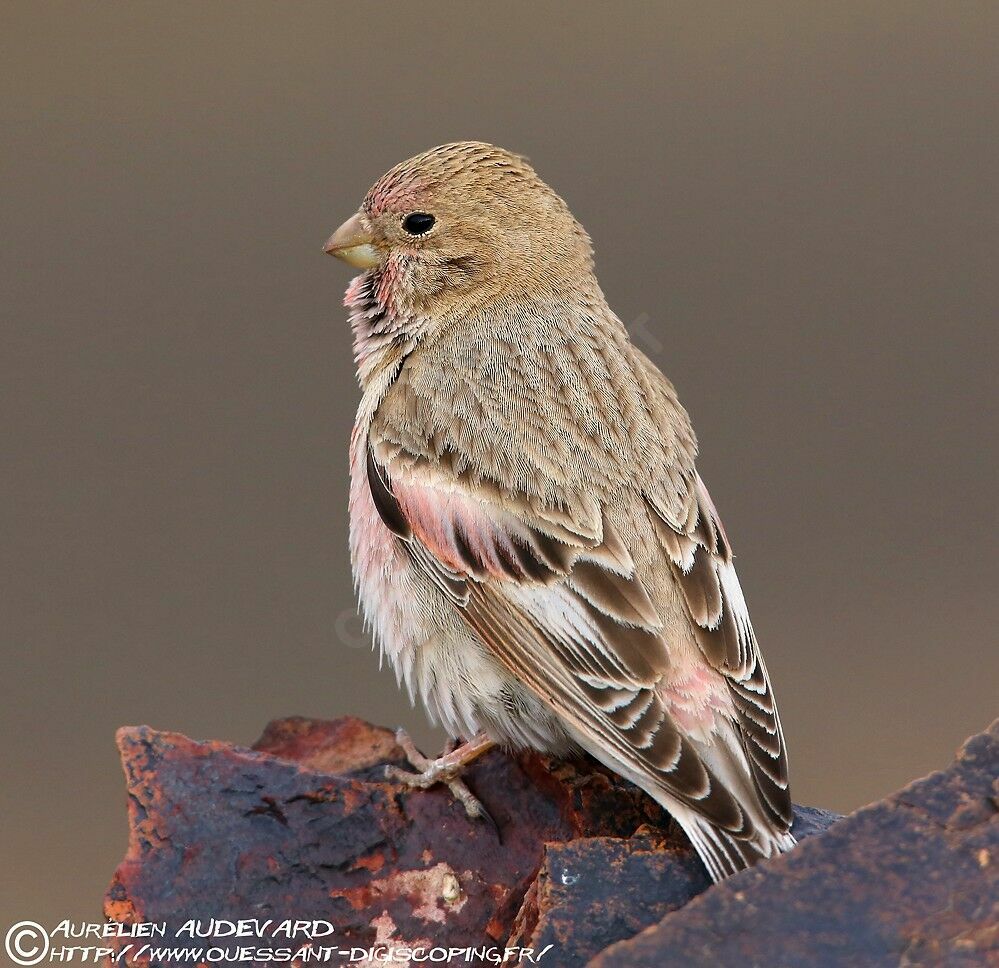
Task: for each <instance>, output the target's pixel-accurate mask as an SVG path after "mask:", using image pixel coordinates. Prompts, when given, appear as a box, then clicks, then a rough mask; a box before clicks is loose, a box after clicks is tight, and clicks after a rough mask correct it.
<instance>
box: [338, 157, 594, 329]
mask: <svg viewBox="0 0 999 968" xmlns="http://www.w3.org/2000/svg"><path fill="white" fill-rule="evenodd" d="M325 249H326V252H328V253H329V254H330V255H333V256H336V257H337V258H339V259H342V260H343V261H344V262H347V263H348V264H350V265H352V266H354V267H356V268H359V269H364V270H366V271H367V272H369V273H374V274H377V275H378V288H379V291H380V292H381V293H382V295H383V297H384V298H385V301H386V302H387V303H389V304H390V305H391V306H392V308H393V309H394V310H395V311H397V312H399V313H402V314H408V315H419V316H427V315H435V314H450V313H454V312H462V311H465V312H470V311H473V310H476V309H480V308H481V307H482V306H483V305H484V304H487V303H488V302H489V301H491V300H497V299H501V300H507V299H516V298H520V297H522V296H524V295H527V294H531V295H533V296H535V297H536V296H538V295H542V296H544V295H547V296H549V297H551V298H553V299H557V298H559V296H560V294H561V293H562V292H563V291H568V290H571V289H577V290H578V289H579V288H580V285H581V284H584V283H585V282H586V281H587V280H588V279H589V278H590V277H591V276H592V254H591V252H592V250H591V246H590V240H589V237H588V236H587V235H586V233H585V231H584V230H583V229H582V227H581V226H580V225H579V223H578V222H577V221H576V220H575V219H574V218H573V216H572V213H571V212H570V211H569V209H568V206H567V205H566V204H565V202H563V201H562V199H561V198H559V196H558V195H556V194H555V192H554V191H552V189H551V188H549V187H548V185H546V184H545V183H544V182H543V181H542V180H541V179H540V178H539V177H538V176H537V174H536V173H535V172H534V169H533V168H531V166H530V165H529V164H528V163H527V161H526V160H525V159H524V158H522V157H520V156H519V155H515V154H512V153H510V152H509V151H505V150H504V149H502V148H497V147H494V146H493V145H489V144H484V143H481V142H474V141H465V142H458V143H456V144H448V145H442V146H440V147H438V148H432V149H431V150H430V151H426V152H424V153H423V154H420V155H417V156H416V157H414V158H411V159H409V161H404V162H402V163H401V164H399V165H396V167H395V168H393V169H392V170H391V171H389V172H387V173H386V174H385V175H383V176H382V177H381V178H379V179H378V181H377V182H375V184H374V186H373V187H372V188H371V190H370V191H369V192H368V194H367V195H366V196H365V198H364V201H363V203H362V205H361V207H360V209H359V210H358V211H357V213H356V214H354V215H352V216H351V217H350V218H349V219H348V220H347V221H346V222H344V224H343V225H341V226H340V228H338V229H337V230H336V232H334V233H333V235H332V236H331V237H330V239H329V241H328V242H327V243H326V247H325Z"/></svg>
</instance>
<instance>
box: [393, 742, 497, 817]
mask: <svg viewBox="0 0 999 968" xmlns="http://www.w3.org/2000/svg"><path fill="white" fill-rule="evenodd" d="M395 741H396V742H397V743H398V744H399V746H401V747H402V750H403V752H404V753H405V754H406V759H407V760H409V762H410V764H411V765H412V766H413V767H414V768H415V769H417V770H419V771H420V772H418V773H409V772H408V771H406V770H400V769H399V768H398V767H397V766H386V767H385V776H386V777H387V778H388V779H389V780H395V781H396V782H397V783H401V784H403V785H404V786H408V787H410V788H411V789H416V790H426V789H428V788H430V787H432V786H436V785H437V784H438V783H443V784H444V785H445V786H446V787H447V788H448V789H449V790H450V791H451V794H452V795H453V796H454V798H455V799H456V800H457V801H458V802H459V803H460V804H461V805H462V806H463V807H464V808H465V813H466V814H468V816H469V817H470V818H471V819H473V820H479V819H482V820H486V821H487V822H488V823H490V824H492V826H493V827H495V826H496V822H495V821H494V820H493V818H492V817H490V816H489V812H488V811H487V810H486V808H485V807H484V806H482V801H480V800H479V799H478V798H477V797H476V796H475V795H474V794H473V793H472V791H471V790H469V789H468V785H467V784H466V783H465V781H464V780H462V779H461V774H462V773H463V772H464V770H465V768H466V767H467V766H468V765H469V764H470V763H471V762H472V761H473V760H476V759H478V758H479V757H480V756H482V754H483V753H487V752H489V750H491V749H492V748H493V747H494V746H495V745H496V744H495V743H494V742H493V741H492V740H491V739H489V738H488V737H487V736H486V735H485V734H483V733H479V734H478V735H477V736H475V737H473V738H472V739H470V740H469V741H468V742H467V743H462V744H461V745H460V746H456V747H455V748H454V749H449V750H448V751H447V752H445V753H444V754H443V755H441V756H438V757H437V759H435V760H432V759H430V758H429V757H426V756H424V755H423V754H422V753H421V752H420V751H419V750H418V749H417V748H416V745H415V744H414V743H413V741H412V739H410V737H409V734H408V733H407V732H406V731H405V730H404V729H399V730H396V734H395Z"/></svg>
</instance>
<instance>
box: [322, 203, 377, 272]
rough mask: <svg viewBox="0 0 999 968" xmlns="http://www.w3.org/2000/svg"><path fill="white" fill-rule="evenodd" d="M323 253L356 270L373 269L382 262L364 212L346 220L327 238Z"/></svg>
mask: <svg viewBox="0 0 999 968" xmlns="http://www.w3.org/2000/svg"><path fill="white" fill-rule="evenodd" d="M323 251H324V252H328V253H329V254H330V255H335V256H336V257H337V258H338V259H343V261H344V262H346V263H347V265H351V266H354V268H356V269H374V268H375V266H377V265H381V261H382V257H381V255H380V253H379V252H378V250H377V249H376V248H375V245H374V237H373V236H372V234H371V226H370V225H369V224H368V220H367V218H366V217H365V215H364V212H358V213H357V214H356V215H352V216H351V217H350V218H349V219H347V221H346V222H344V223H343V225H341V226H340V228H338V229H337V230H336V231H335V232H334V233H333V234H332V235H331V236H330V237H329V240H328V241H327V242H326V245H325V246H324V247H323Z"/></svg>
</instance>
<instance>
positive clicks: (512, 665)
mask: <svg viewBox="0 0 999 968" xmlns="http://www.w3.org/2000/svg"><path fill="white" fill-rule="evenodd" d="M324 250H325V251H326V252H327V253H329V254H330V255H333V256H335V257H337V258H339V259H340V260H342V261H344V262H346V263H347V264H348V265H350V266H352V267H354V268H355V269H359V270H361V272H360V273H359V274H358V275H356V276H355V277H354V278H353V279H352V280H351V281H350V283H349V285H348V287H347V290H346V295H345V298H344V305H345V307H346V309H347V311H348V318H349V323H350V327H351V330H352V335H353V353H354V358H355V362H356V366H357V377H358V382H359V385H360V391H361V393H360V395H361V399H360V403H359V406H358V410H357V417H356V422H355V424H354V428H353V431H352V435H351V441H350V496H349V515H350V553H351V563H352V568H353V575H354V581H355V585H356V589H357V594H358V598H359V601H360V608H361V611H362V612H363V615H364V618H365V621H366V623H367V624H368V625H369V627H370V628H371V630H372V634H373V638H374V640H375V641H376V642H377V646H378V648H379V650H380V652H381V655H382V657H383V658H384V659H387V660H388V663H389V664H390V665H391V667H392V668H393V670H394V671H395V674H396V676H397V678H398V680H399V683H400V686H401V687H403V688H404V689H405V690H406V691H407V692H408V693H409V696H410V699H411V701H414V702H415V701H417V700H419V701H420V702H421V703H422V705H423V706H424V707H425V709H426V711H427V712H428V713H429V716H430V718H431V720H432V721H434V722H436V723H438V724H440V725H442V726H443V727H444V729H445V730H446V731H447V732H448V734H449V735H450V736H451V737H453V743H454V744H456V745H455V746H454V747H453V748H451V749H449V750H448V751H446V752H445V753H443V754H442V755H441V756H439V757H437V758H435V759H430V758H427V757H425V756H423V754H422V753H420V751H419V750H417V749H416V747H415V746H414V745H413V743H412V741H411V740H409V738H408V736H406V734H405V733H403V732H400V734H399V736H400V742H401V743H403V746H404V749H405V750H406V752H407V754H408V757H409V760H410V763H411V764H412V765H413V766H414V767H415V768H416V769H417V771H418V772H417V773H409V772H407V771H402V770H400V769H398V768H396V769H394V770H393V769H392V768H390V776H392V777H394V778H395V779H396V780H398V781H400V782H405V783H407V784H408V785H410V786H413V787H424V788H425V787H429V786H432V785H434V784H437V783H445V784H447V785H448V786H449V787H450V788H451V790H452V791H453V793H454V794H455V796H457V797H458V798H459V799H460V800H461V801H462V803H463V804H464V806H465V809H466V811H467V812H468V813H469V815H470V816H483V815H485V813H486V811H485V809H484V808H483V806H482V804H481V803H480V802H479V801H478V800H477V798H476V797H475V796H474V795H473V794H472V792H471V791H470V790H469V789H468V787H467V786H466V785H465V782H464V780H463V779H462V771H463V770H464V769H465V768H466V767H467V766H468V764H469V763H471V762H472V761H473V760H475V759H476V758H477V757H479V756H481V755H482V754H483V753H485V752H486V751H488V750H490V749H492V748H494V747H496V746H499V747H502V748H504V749H508V750H522V749H533V750H536V751H539V752H541V753H544V754H547V755H550V756H553V757H564V756H574V755H581V754H589V755H590V756H592V757H593V758H594V759H596V760H597V761H598V762H599V763H601V764H603V765H604V766H605V767H606V768H608V769H609V770H611V771H613V772H614V773H616V774H618V775H620V776H622V777H624V778H625V779H627V780H630V781H631V782H632V783H634V784H636V785H637V786H638V787H640V788H641V789H642V790H644V791H645V793H647V794H648V795H649V796H651V797H652V798H653V799H654V800H656V801H657V802H658V803H659V804H660V805H661V806H662V807H663V808H665V810H666V811H668V812H669V814H670V815H671V816H672V817H673V818H674V819H675V820H676V821H677V823H678V824H679V826H680V827H681V828H682V829H683V831H684V832H685V833H686V835H687V837H688V838H689V840H690V842H691V844H692V845H693V847H694V849H695V850H696V851H697V853H698V855H699V856H700V858H701V860H702V861H703V863H704V865H705V867H706V869H707V872H708V874H709V875H710V877H711V878H712V879H713V880H714V881H719V880H722V879H724V878H725V877H727V876H729V875H731V874H734V873H735V872H737V871H739V870H742V869H744V868H746V867H748V866H751V865H752V864H755V863H756V862H758V861H759V860H761V859H764V858H769V857H773V856H775V855H777V854H780V853H782V852H784V851H786V850H789V849H790V848H791V847H793V846H794V844H795V839H794V837H793V836H792V834H791V833H790V827H791V822H792V819H793V813H792V805H791V798H790V792H789V786H788V766H787V752H786V746H785V741H784V736H783V731H782V728H781V722H780V717H779V714H778V711H777V706H776V703H775V699H774V692H773V689H772V687H771V682H770V678H769V676H768V673H767V669H766V666H765V665H764V662H763V657H762V655H761V653H760V649H759V646H758V644H757V640H756V636H755V634H754V631H753V626H752V624H751V623H750V618H749V613H748V610H747V606H746V601H745V598H744V596H743V592H742V589H741V587H740V584H739V579H738V577H737V575H736V571H735V566H734V559H733V552H732V545H731V543H730V541H729V538H728V535H727V534H726V531H725V528H724V527H723V525H722V522H721V519H720V517H719V515H718V512H717V510H716V508H715V505H714V503H713V502H712V499H711V497H710V495H709V493H708V490H707V488H706V487H705V485H704V483H703V481H702V480H701V478H700V476H699V474H698V471H697V468H696V463H695V462H696V456H697V447H698V445H697V439H696V437H695V435H694V432H693V429H692V427H691V422H690V418H689V416H688V414H687V412H686V410H684V408H683V407H682V406H681V404H680V402H679V400H678V398H677V393H676V391H675V389H674V387H673V384H672V383H670V381H669V380H668V379H667V378H666V377H665V376H664V375H663V374H662V373H661V372H660V370H659V369H658V367H657V366H656V365H655V364H654V363H653V362H652V360H651V359H650V358H649V357H648V356H647V355H646V354H645V353H643V352H642V351H641V349H639V348H638V347H637V346H636V345H635V344H634V343H633V342H632V341H631V339H630V338H629V335H628V333H627V330H626V328H625V326H624V325H623V323H622V322H621V320H620V319H619V318H618V317H617V316H616V315H615V314H614V312H613V311H612V310H611V308H610V307H609V306H608V304H607V300H606V298H605V296H604V293H603V291H602V290H601V288H600V285H599V283H598V281H597V277H596V274H595V264H594V255H593V246H592V243H591V240H590V237H589V235H588V234H587V233H586V231H585V230H584V229H583V227H582V225H581V224H580V223H579V222H578V221H577V219H576V218H575V217H574V216H573V214H572V212H571V211H570V209H569V207H568V205H567V204H566V202H565V201H563V199H562V198H561V197H560V196H559V195H558V194H557V193H556V192H555V191H554V190H553V189H552V188H550V187H549V186H548V185H547V184H546V183H545V182H544V181H543V180H542V179H541V178H540V177H539V176H538V174H537V173H536V172H535V171H534V169H533V168H532V167H531V165H530V163H529V162H528V161H527V159H526V158H524V157H522V156H521V155H518V154H515V153H513V152H510V151H507V150H505V149H502V148H499V147H496V146H494V145H491V144H487V143H485V142H477V141H467V142H456V143H452V144H446V145H441V146H438V147H435V148H432V149H430V150H428V151H425V152H423V153H421V154H418V155H416V156H415V157H413V158H410V159H409V160H407V161H404V162H402V163H400V164H398V165H396V166H395V167H394V168H392V169H391V170H390V171H388V172H387V173H386V174H384V175H383V176H382V177H380V178H379V179H378V180H377V181H376V182H375V184H374V185H373V187H372V188H371V189H370V191H368V193H367V195H366V196H365V197H364V200H363V202H362V204H361V206H360V208H359V209H358V211H357V212H356V213H355V214H354V215H352V216H351V217H350V218H349V219H348V220H347V221H346V222H344V224H343V225H341V226H340V228H338V229H337V230H336V232H334V234H333V235H332V236H331V237H330V239H329V240H328V242H327V243H326V245H325V246H324Z"/></svg>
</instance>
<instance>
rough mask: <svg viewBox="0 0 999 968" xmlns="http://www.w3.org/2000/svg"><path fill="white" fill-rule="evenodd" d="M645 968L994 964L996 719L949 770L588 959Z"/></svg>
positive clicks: (998, 881) (997, 951)
mask: <svg viewBox="0 0 999 968" xmlns="http://www.w3.org/2000/svg"><path fill="white" fill-rule="evenodd" d="M590 964H591V965H592V968H648V966H649V965H657V966H663V968H666V966H670V965H678V966H679V965H683V966H699V965H704V966H712V968H715V966H718V965H746V966H755V965H760V966H767V968H782V966H795V968H796V966H800V965H807V966H815V968H841V966H842V968H845V966H853V965H863V966H864V968H877V966H881V965H884V966H888V965H891V966H898V965H906V966H915V965H926V966H931V965H932V966H937V965H949V966H963V965H967V966H982V965H999V720H997V721H996V722H995V723H993V725H992V727H991V728H990V729H989V730H988V731H987V732H985V733H982V734H980V735H978V736H974V737H972V738H971V739H970V740H968V742H967V743H965V744H964V746H963V747H962V749H961V750H960V752H959V753H958V756H957V759H956V760H955V762H954V763H953V764H952V765H951V766H950V767H948V768H947V769H946V770H943V771H941V772H938V773H933V774H931V775H930V776H928V777H926V778H925V779H923V780H918V781H916V782H915V783H912V784H910V785H909V786H907V787H905V788H904V789H903V790H901V791H899V792H898V793H896V794H895V795H893V796H891V797H888V798H887V799H886V800H883V801H881V802H880V803H876V804H873V805H871V806H869V807H865V808H864V809H862V810H858V811H857V812H856V813H854V814H852V815H851V816H849V817H847V818H845V819H844V820H842V821H840V822H839V823H837V824H836V825H835V826H834V827H833V828H832V829H831V830H829V832H828V833H826V834H825V835H823V836H822V837H816V838H815V839H814V840H811V841H808V842H806V843H804V844H802V845H801V846H800V847H798V848H797V849H796V850H794V851H792V852H791V853H789V854H786V855H785V856H783V857H780V858H778V859H776V860H774V861H772V862H770V863H767V864H763V865H760V866H758V867H756V868H753V869H752V870H748V871H742V872H740V873H739V874H737V875H736V876H734V877H731V878H729V879H728V880H727V881H725V882H724V883H722V884H719V885H716V886H715V887H713V888H712V889H711V890H709V891H707V892H705V893H704V894H702V895H701V896H700V897H698V898H696V899H694V900H693V901H691V902H690V903H689V904H687V905H686V906H684V907H683V908H682V909H681V910H678V911H675V912H673V913H671V914H668V915H667V916H666V917H665V918H663V920H662V921H661V922H660V923H659V924H658V925H656V926H655V927H652V928H649V929H648V930H646V931H644V932H642V933H641V934H639V935H638V936H637V937H635V938H633V939H631V940H629V941H622V942H620V943H619V944H616V945H614V946H612V947H610V948H608V949H607V950H605V951H604V952H603V953H602V954H601V955H599V956H598V957H597V958H596V959H595V960H593V961H592V962H591V963H590Z"/></svg>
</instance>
